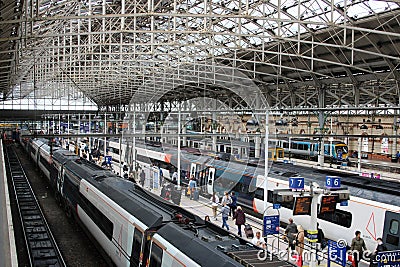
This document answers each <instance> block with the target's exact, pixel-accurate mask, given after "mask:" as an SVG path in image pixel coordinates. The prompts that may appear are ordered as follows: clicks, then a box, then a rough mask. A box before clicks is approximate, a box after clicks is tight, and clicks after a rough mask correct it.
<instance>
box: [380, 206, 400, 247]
mask: <svg viewBox="0 0 400 267" xmlns="http://www.w3.org/2000/svg"><path fill="white" fill-rule="evenodd" d="M399 240H400V214H399V213H396V212H391V211H386V214H385V224H384V228H383V243H384V244H385V245H386V247H387V249H388V250H398V249H399V248H400V242H399Z"/></svg>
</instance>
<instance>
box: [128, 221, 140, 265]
mask: <svg viewBox="0 0 400 267" xmlns="http://www.w3.org/2000/svg"><path fill="white" fill-rule="evenodd" d="M142 242H143V232H141V231H140V230H139V229H138V228H136V227H135V230H134V232H133V242H132V254H131V262H130V263H131V264H130V266H131V267H138V266H139V265H140V264H141V263H142V261H143V252H142V250H143V246H142Z"/></svg>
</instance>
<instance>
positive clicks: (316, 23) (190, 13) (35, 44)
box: [0, 0, 400, 120]
mask: <svg viewBox="0 0 400 267" xmlns="http://www.w3.org/2000/svg"><path fill="white" fill-rule="evenodd" d="M0 47H1V51H0V96H1V100H0V105H2V106H3V109H4V111H5V112H1V113H2V115H1V116H0V117H1V118H2V119H5V118H15V119H16V120H17V119H20V118H23V117H24V116H28V115H32V114H36V115H38V116H40V115H41V114H43V113H44V112H42V111H41V110H40V107H41V105H42V104H41V103H43V101H44V102H46V101H47V102H48V103H50V104H47V107H45V109H49V110H63V109H69V108H66V107H68V106H69V107H70V106H73V105H74V101H75V102H76V101H81V102H82V99H83V102H84V103H83V104H79V105H78V108H76V109H75V110H73V109H69V110H70V112H76V113H78V112H85V111H87V109H86V107H87V106H88V105H89V106H90V107H91V108H92V110H96V109H97V110H103V111H108V110H110V109H112V108H113V109H114V110H115V109H116V110H121V107H126V106H129V105H132V104H134V105H135V109H136V108H138V109H140V110H146V111H157V110H174V109H176V108H177V107H179V108H183V107H182V106H181V104H180V103H182V102H186V104H187V103H190V105H189V106H185V107H186V108H187V109H191V110H196V109H198V110H207V109H209V110H216V109H230V110H265V109H270V110H277V111H279V110H293V112H297V113H301V112H302V111H304V110H305V111H308V112H313V109H318V108H319V109H324V108H331V111H332V110H335V109H338V110H340V109H343V110H349V109H352V108H354V109H355V113H359V114H366V113H365V112H366V109H368V108H370V109H371V112H377V113H378V112H381V111H382V110H383V111H384V112H389V113H392V114H397V108H398V107H399V106H400V93H399V89H400V88H399V87H400V84H399V83H400V74H399V71H400V3H399V2H398V1H351V0H270V1H264V0H221V1H214V0H171V1H168V0H148V1H147V0H146V1H144V0H140V1H138V0H98V1H93V0H75V1H68V0H60V1H57V0H1V1H0ZM210 99H214V100H217V101H211V100H210ZM26 103H28V104H26ZM75 106H76V103H75ZM10 107H11V108H10ZM52 107H53V108H52ZM54 107H55V108H54ZM93 107H94V109H93ZM31 110H35V112H34V113H32V112H31ZM16 114H20V116H19V115H16Z"/></svg>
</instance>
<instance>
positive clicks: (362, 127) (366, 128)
mask: <svg viewBox="0 0 400 267" xmlns="http://www.w3.org/2000/svg"><path fill="white" fill-rule="evenodd" d="M360 129H361V130H368V126H367V125H366V124H365V119H363V124H362V125H361V126H360Z"/></svg>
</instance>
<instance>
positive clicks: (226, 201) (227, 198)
mask: <svg viewBox="0 0 400 267" xmlns="http://www.w3.org/2000/svg"><path fill="white" fill-rule="evenodd" d="M231 203H232V198H231V197H230V196H229V193H228V192H225V193H224V196H223V197H222V200H221V205H223V206H224V205H230V204H231Z"/></svg>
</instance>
